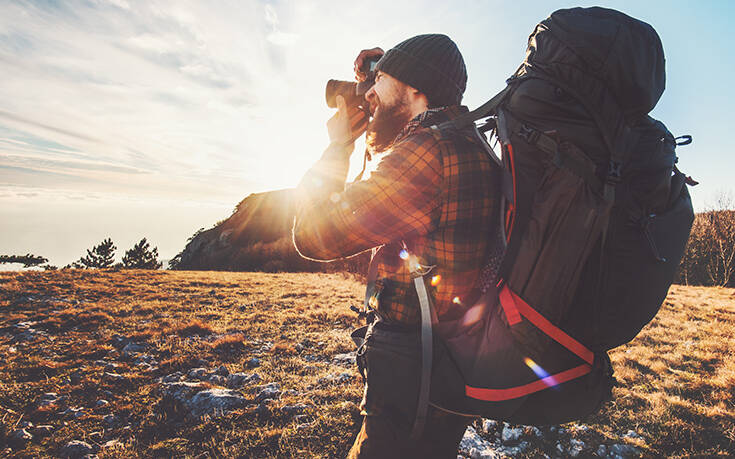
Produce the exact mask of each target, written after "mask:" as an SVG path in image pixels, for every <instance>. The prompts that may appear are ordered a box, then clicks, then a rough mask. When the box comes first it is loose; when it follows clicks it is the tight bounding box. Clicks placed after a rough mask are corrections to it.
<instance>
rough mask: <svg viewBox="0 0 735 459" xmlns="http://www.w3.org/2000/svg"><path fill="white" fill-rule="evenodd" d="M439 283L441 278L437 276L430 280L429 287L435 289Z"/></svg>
mask: <svg viewBox="0 0 735 459" xmlns="http://www.w3.org/2000/svg"><path fill="white" fill-rule="evenodd" d="M441 281H442V276H441V275H439V274H437V275H436V276H434V277H432V278H431V286H432V287H436V286H437V285H439V282H441Z"/></svg>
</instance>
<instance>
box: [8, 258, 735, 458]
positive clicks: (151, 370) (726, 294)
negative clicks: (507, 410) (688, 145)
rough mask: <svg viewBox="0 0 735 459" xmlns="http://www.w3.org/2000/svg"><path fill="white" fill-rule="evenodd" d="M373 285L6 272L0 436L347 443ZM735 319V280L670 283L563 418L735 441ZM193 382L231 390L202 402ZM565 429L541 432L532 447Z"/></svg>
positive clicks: (15, 442)
mask: <svg viewBox="0 0 735 459" xmlns="http://www.w3.org/2000/svg"><path fill="white" fill-rule="evenodd" d="M362 292H363V287H362V285H361V284H360V283H359V282H357V281H355V280H354V279H352V278H349V277H346V276H343V275H339V274H303V273H300V274H263V273H225V272H170V271H158V272H150V271H121V272H105V271H102V272H100V271H77V270H70V271H56V272H53V271H49V272H43V273H41V272H25V273H10V272H6V273H0V389H1V390H0V445H1V446H2V449H0V452H2V454H3V456H13V457H35V456H44V455H45V456H49V455H50V456H58V455H62V454H67V453H69V454H71V453H72V452H73V449H72V448H71V447H68V446H67V445H68V444H69V442H71V441H73V440H81V441H84V442H85V443H86V444H87V445H89V446H91V447H92V448H93V450H94V452H95V453H96V454H98V455H99V457H121V458H122V457H136V456H141V457H172V456H175V457H236V456H242V457H312V456H313V457H343V456H344V455H345V453H346V452H347V450H348V449H349V446H350V444H351V442H352V440H353V438H354V435H355V434H356V432H357V429H358V427H359V422H360V416H359V412H358V406H357V404H358V403H359V400H360V397H361V392H362V384H361V381H360V377H359V375H358V374H357V371H356V369H355V368H354V366H353V365H352V364H351V363H350V362H349V356H345V355H342V354H345V353H348V352H349V351H351V350H352V349H353V345H352V342H351V340H350V339H349V330H350V329H351V328H352V327H353V326H356V325H359V323H358V321H357V319H356V316H355V314H354V313H352V312H351V311H350V310H349V305H358V304H360V302H361V299H360V298H361V295H362ZM734 325H735V291H734V290H732V289H722V288H702V287H689V288H686V287H679V286H675V287H673V288H672V290H671V292H670V294H669V297H668V298H667V301H666V303H665V305H664V306H663V308H662V311H661V313H660V314H659V315H658V317H657V318H656V319H655V320H654V321H653V322H652V323H651V324H650V325H649V326H648V327H646V328H645V329H644V331H643V333H642V334H641V335H640V336H639V337H638V338H636V340H634V341H633V342H632V343H630V344H629V345H627V346H624V347H621V348H619V349H616V350H615V351H614V352H613V353H612V358H613V362H614V365H615V369H616V376H617V378H618V380H619V382H620V383H621V386H620V387H617V388H615V390H614V396H615V398H614V401H613V402H612V403H611V404H609V405H608V406H606V407H605V409H604V410H603V411H602V412H600V413H599V414H596V415H594V416H593V417H592V418H591V419H587V420H585V421H584V422H583V423H579V424H574V425H573V427H571V428H570V427H569V426H567V428H566V429H564V430H563V431H564V432H565V433H564V435H566V436H567V437H573V438H575V439H579V440H583V441H584V442H585V444H586V445H598V444H605V443H606V442H607V443H609V441H610V439H612V438H619V437H620V433H621V432H626V431H628V430H633V431H634V432H636V433H637V434H639V435H640V437H641V438H638V437H637V436H632V437H627V438H626V439H625V441H626V442H627V443H629V444H632V445H635V446H636V447H637V448H638V449H639V451H641V452H642V453H643V455H644V456H650V457H658V456H690V455H697V456H701V455H705V456H711V455H728V454H730V455H731V454H735V421H734V419H735V355H733V354H734V353H735V339H733V334H734V333H735V327H734ZM273 383H277V384H278V385H274V384H273ZM187 394H188V395H187ZM192 394H198V396H199V397H198V398H197V397H193V398H194V399H197V400H198V401H202V400H201V399H203V398H204V397H203V395H204V394H206V395H207V396H209V395H211V396H212V397H215V396H219V397H220V398H218V400H223V403H225V402H226V403H225V404H224V405H221V407H220V408H217V409H215V410H214V411H211V412H206V413H204V414H202V415H196V407H193V406H194V405H192V404H190V403H189V402H190V401H192V400H193V399H192V396H191V395H192ZM187 397H189V398H187ZM227 397H229V398H227ZM192 403H193V402H192ZM227 403H230V405H227ZM479 426H480V424H478V427H479ZM585 426H586V427H585ZM19 432H21V433H19ZM22 432H26V433H28V434H29V436H24V434H22ZM554 432H558V430H554ZM556 445H557V438H556V437H554V438H550V437H549V436H541V437H539V438H537V439H536V440H534V441H533V442H532V444H531V445H530V449H528V450H527V451H526V453H525V454H528V455H531V456H533V455H542V454H543V453H544V452H546V453H548V454H549V455H554V451H555V449H554V448H555V447H556ZM594 452H595V449H594V447H592V446H590V447H589V449H588V450H585V453H584V454H588V455H594V454H595V453H594Z"/></svg>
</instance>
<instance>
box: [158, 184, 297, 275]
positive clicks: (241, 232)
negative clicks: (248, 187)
mask: <svg viewBox="0 0 735 459" xmlns="http://www.w3.org/2000/svg"><path fill="white" fill-rule="evenodd" d="M293 197H294V190H293V189H286V190H278V191H268V192H265V193H254V194H251V195H250V196H248V197H246V198H245V199H243V200H242V201H240V203H239V204H238V205H237V206H236V207H235V210H234V212H233V213H232V215H231V216H230V217H229V218H227V219H226V220H223V221H221V222H219V223H217V224H216V225H215V226H214V227H213V228H210V229H208V230H199V231H198V232H197V233H195V234H194V236H192V238H191V239H190V240H189V242H188V243H187V244H186V247H185V248H184V250H183V251H182V252H181V253H179V254H178V255H177V256H176V258H174V260H172V263H171V264H172V265H173V267H174V268H175V269H198V270H199V269H200V270H241V269H250V268H252V267H253V266H252V265H254V264H255V261H257V260H249V259H248V257H247V256H246V255H247V252H248V251H250V252H252V251H253V248H256V249H257V248H261V249H262V247H263V245H269V244H270V245H272V244H273V243H276V242H278V241H279V240H283V239H285V238H287V237H288V236H289V233H290V230H291V225H292V223H293V216H294V213H295V211H294V199H293ZM250 258H253V257H250Z"/></svg>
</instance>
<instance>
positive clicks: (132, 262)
mask: <svg viewBox="0 0 735 459" xmlns="http://www.w3.org/2000/svg"><path fill="white" fill-rule="evenodd" d="M122 265H123V268H125V269H159V268H160V267H161V262H159V261H158V248H157V247H153V249H151V248H150V244H148V241H146V238H143V239H141V240H140V242H138V243H137V244H135V245H134V246H133V248H132V249H130V250H128V251H126V252H125V256H124V257H123V259H122Z"/></svg>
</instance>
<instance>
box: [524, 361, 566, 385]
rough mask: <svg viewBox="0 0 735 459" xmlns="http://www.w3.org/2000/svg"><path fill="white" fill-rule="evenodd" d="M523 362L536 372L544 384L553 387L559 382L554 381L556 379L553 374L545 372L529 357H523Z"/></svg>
mask: <svg viewBox="0 0 735 459" xmlns="http://www.w3.org/2000/svg"><path fill="white" fill-rule="evenodd" d="M523 362H524V363H525V364H526V365H527V366H528V368H530V369H531V370H532V371H533V372H534V373H536V376H538V377H539V378H541V381H543V383H544V384H546V385H547V386H549V387H553V386H556V385H557V384H559V383H558V382H557V381H556V379H554V377H553V376H551V375H550V374H549V373H547V372H546V370H544V369H543V368H541V366H540V365H539V364H538V363H536V362H534V361H533V360H531V359H530V358H528V357H524V358H523Z"/></svg>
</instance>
